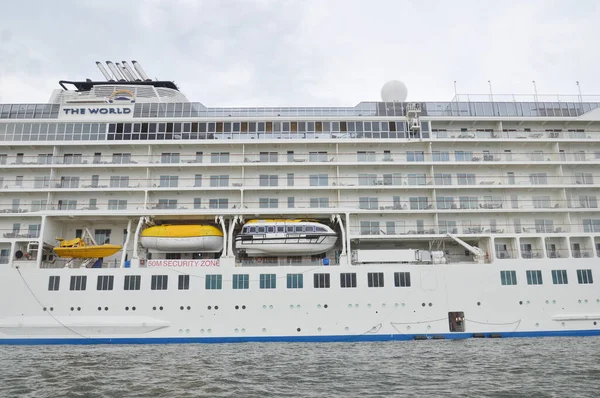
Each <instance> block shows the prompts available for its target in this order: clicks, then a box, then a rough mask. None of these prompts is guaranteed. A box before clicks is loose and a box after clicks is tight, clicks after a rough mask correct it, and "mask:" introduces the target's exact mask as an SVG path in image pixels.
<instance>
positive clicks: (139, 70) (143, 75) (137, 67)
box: [131, 61, 152, 81]
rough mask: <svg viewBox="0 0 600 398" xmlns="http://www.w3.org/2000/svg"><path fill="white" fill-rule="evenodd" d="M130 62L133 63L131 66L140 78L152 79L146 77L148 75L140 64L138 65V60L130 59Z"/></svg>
mask: <svg viewBox="0 0 600 398" xmlns="http://www.w3.org/2000/svg"><path fill="white" fill-rule="evenodd" d="M131 63H132V64H133V67H134V68H135V70H136V71H137V73H138V75H140V77H141V78H142V80H145V81H150V80H152V79H149V78H148V75H147V74H146V72H144V69H143V68H142V65H140V63H139V62H138V61H131Z"/></svg>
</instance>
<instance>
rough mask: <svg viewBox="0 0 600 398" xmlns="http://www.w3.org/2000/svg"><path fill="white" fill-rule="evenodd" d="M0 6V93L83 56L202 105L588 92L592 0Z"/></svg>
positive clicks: (37, 93) (72, 74)
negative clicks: (129, 65)
mask: <svg viewBox="0 0 600 398" xmlns="http://www.w3.org/2000/svg"><path fill="white" fill-rule="evenodd" d="M3 11H4V12H3V14H2V15H1V16H0V26H2V27H3V28H2V29H1V30H0V102H45V101H46V100H47V98H48V97H49V95H50V91H51V89H52V88H55V87H57V84H56V82H57V80H59V79H71V80H75V79H84V78H86V77H90V78H95V79H99V78H101V75H100V74H99V72H98V71H97V70H96V67H95V65H94V61H96V60H102V61H103V60H107V59H111V60H114V61H120V60H131V59H136V60H138V61H140V62H141V63H142V65H143V66H144V68H145V69H146V72H147V73H148V74H149V75H150V76H151V77H157V78H160V79H167V80H174V81H176V83H178V85H179V86H180V88H181V90H182V91H183V92H184V93H185V94H186V95H187V96H188V98H190V99H191V100H193V101H200V102H203V103H204V104H206V105H207V106H294V105H295V106H338V105H350V106H352V105H355V104H356V103H358V102H360V101H368V100H378V99H379V90H380V88H381V86H382V85H383V84H384V83H385V82H386V81H387V80H390V79H401V80H403V81H405V82H406V84H407V86H408V89H409V99H418V100H449V99H451V98H452V96H453V81H454V80H456V81H457V82H458V87H459V90H460V91H461V92H479V93H482V92H487V90H488V86H487V81H488V80H491V81H492V83H493V87H494V91H495V92H498V93H500V92H521V93H531V92H532V84H531V81H532V80H536V82H537V83H538V87H539V88H540V90H541V91H543V92H545V93H572V94H574V93H575V92H576V86H575V83H574V82H575V81H576V80H579V81H581V86H582V89H583V91H584V93H588V94H593V93H600V79H599V78H598V77H597V74H596V73H595V70H594V69H595V68H594V65H596V64H598V63H599V61H600V55H599V53H598V52H597V51H595V47H596V44H595V38H596V37H598V35H599V33H600V28H599V26H598V24H597V22H596V21H597V20H598V19H599V17H600V11H599V10H598V7H597V6H596V2H595V1H593V0H581V1H578V3H577V7H572V5H570V4H568V3H565V2H558V1H554V2H548V1H542V0H533V1H528V2H522V1H516V0H510V1H504V2H488V1H459V2H445V1H402V2H400V1H383V0H381V1H372V2H365V1H358V0H346V1H340V0H329V1H326V2H325V1H317V0H305V1H300V0H298V1H291V0H287V1H286V0H281V1H279V0H277V1H276V0H261V1H254V2H251V1H242V0H221V1H202V2H200V1H192V0H179V1H160V0H150V1H143V2H139V1H116V0H95V1H86V2H76V1H66V2H41V3H38V4H36V6H35V7H31V6H30V4H27V3H26V2H11V3H8V4H6V5H5V6H4V8H3Z"/></svg>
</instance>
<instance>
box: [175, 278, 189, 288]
mask: <svg viewBox="0 0 600 398" xmlns="http://www.w3.org/2000/svg"><path fill="white" fill-rule="evenodd" d="M178 279H179V280H178V283H177V288H178V289H179V290H190V276H189V275H179V277H178Z"/></svg>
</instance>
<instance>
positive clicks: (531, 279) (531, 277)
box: [527, 270, 543, 285]
mask: <svg viewBox="0 0 600 398" xmlns="http://www.w3.org/2000/svg"><path fill="white" fill-rule="evenodd" d="M542 283H543V281H542V271H539V270H534V271H527V284H528V285H541V284H542Z"/></svg>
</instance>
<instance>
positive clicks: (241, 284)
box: [232, 274, 250, 289]
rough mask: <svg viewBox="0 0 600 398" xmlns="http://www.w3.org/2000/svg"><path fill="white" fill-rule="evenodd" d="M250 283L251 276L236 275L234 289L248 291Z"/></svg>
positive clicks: (234, 276)
mask: <svg viewBox="0 0 600 398" xmlns="http://www.w3.org/2000/svg"><path fill="white" fill-rule="evenodd" d="M249 281H250V275H249V274H234V275H233V284H232V287H233V289H248V285H249Z"/></svg>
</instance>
